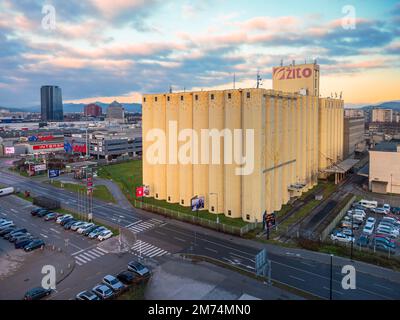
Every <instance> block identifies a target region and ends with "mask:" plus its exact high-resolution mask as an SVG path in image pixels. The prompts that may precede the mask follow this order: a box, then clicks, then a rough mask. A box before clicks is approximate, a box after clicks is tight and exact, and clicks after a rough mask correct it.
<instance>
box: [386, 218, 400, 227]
mask: <svg viewBox="0 0 400 320" xmlns="http://www.w3.org/2000/svg"><path fill="white" fill-rule="evenodd" d="M382 221H387V222H390V223H392V224H393V225H395V226H397V227H400V221H399V220H397V219H395V218H393V217H388V216H386V217H384V218H383V219H382Z"/></svg>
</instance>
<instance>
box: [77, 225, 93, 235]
mask: <svg viewBox="0 0 400 320" xmlns="http://www.w3.org/2000/svg"><path fill="white" fill-rule="evenodd" d="M93 226H94V223H87V224H85V225H83V226H80V227H79V228H78V230H76V231H77V232H78V233H80V234H82V233H83V232H84V231H85V230H86V229H87V228H90V227H93Z"/></svg>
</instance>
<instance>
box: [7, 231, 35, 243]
mask: <svg viewBox="0 0 400 320" xmlns="http://www.w3.org/2000/svg"><path fill="white" fill-rule="evenodd" d="M30 238H32V235H31V234H30V233H24V234H17V235H14V236H12V238H10V239H9V240H8V241H10V242H12V243H15V242H17V241H20V240H23V239H30Z"/></svg>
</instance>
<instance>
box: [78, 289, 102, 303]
mask: <svg viewBox="0 0 400 320" xmlns="http://www.w3.org/2000/svg"><path fill="white" fill-rule="evenodd" d="M75 298H76V300H90V301H92V300H100V298H99V296H98V295H97V294H95V293H94V292H92V291H90V290H86V291H82V292H79V293H78V294H77V295H76V297H75Z"/></svg>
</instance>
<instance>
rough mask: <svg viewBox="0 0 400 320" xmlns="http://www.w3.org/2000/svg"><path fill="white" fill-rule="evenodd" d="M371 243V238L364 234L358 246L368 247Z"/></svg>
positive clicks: (358, 241)
mask: <svg viewBox="0 0 400 320" xmlns="http://www.w3.org/2000/svg"><path fill="white" fill-rule="evenodd" d="M368 243H369V237H368V235H366V234H363V235H361V236H360V238H358V240H357V242H356V245H357V246H360V247H366V246H368Z"/></svg>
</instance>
